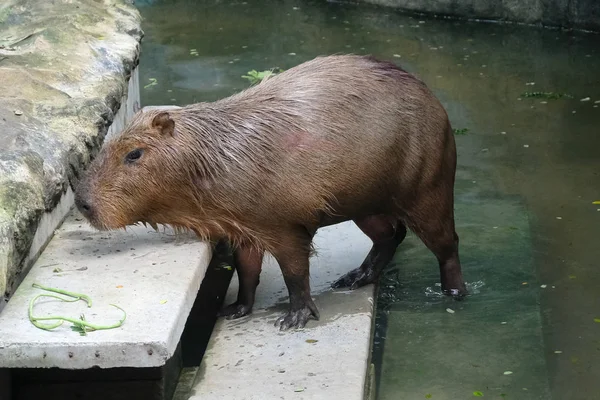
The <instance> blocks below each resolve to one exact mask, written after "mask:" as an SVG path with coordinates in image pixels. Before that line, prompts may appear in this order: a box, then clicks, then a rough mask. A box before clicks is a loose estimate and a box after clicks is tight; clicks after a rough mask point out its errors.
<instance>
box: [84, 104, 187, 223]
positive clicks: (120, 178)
mask: <svg viewBox="0 0 600 400" xmlns="http://www.w3.org/2000/svg"><path fill="white" fill-rule="evenodd" d="M189 145H190V144H189V143H188V144H183V143H182V141H181V140H180V139H179V138H178V137H176V135H175V121H174V120H173V119H172V118H171V115H170V114H169V112H167V111H147V112H141V111H139V112H137V113H136V114H135V116H134V117H133V119H132V120H131V122H130V123H129V124H128V125H127V126H126V128H125V129H124V130H123V132H122V133H121V134H120V135H119V136H118V137H117V138H115V139H112V140H110V141H108V142H106V144H105V146H104V147H103V149H102V150H101V151H100V153H99V154H98V157H97V158H96V159H95V160H94V161H93V162H92V164H91V165H90V167H89V169H88V171H87V173H86V174H85V176H84V177H83V179H82V180H81V182H80V183H79V185H78V186H77V188H76V193H75V204H76V206H77V208H78V209H79V211H80V212H81V213H82V214H83V215H84V216H85V217H86V218H87V219H88V220H89V222H90V223H91V224H92V225H93V226H94V227H95V228H97V229H100V230H108V229H119V228H124V227H125V226H127V225H132V224H135V223H138V222H148V223H150V224H153V225H154V224H157V223H162V222H163V221H156V220H155V219H156V218H159V219H163V218H167V219H168V215H169V214H170V213H171V212H172V210H173V209H174V208H177V206H178V205H179V204H180V203H181V202H182V201H185V200H184V198H185V196H183V195H182V194H181V193H180V191H181V190H182V189H183V188H184V186H187V187H189V186H190V185H189V183H188V184H187V185H185V184H183V182H179V181H180V180H181V179H182V177H185V176H188V177H189V174H188V173H187V171H186V163H185V162H178V161H180V160H182V159H185V157H186V154H188V153H187V152H186V151H185V148H186V147H189ZM189 165H190V163H187V166H189ZM178 203H179V204H178Z"/></svg>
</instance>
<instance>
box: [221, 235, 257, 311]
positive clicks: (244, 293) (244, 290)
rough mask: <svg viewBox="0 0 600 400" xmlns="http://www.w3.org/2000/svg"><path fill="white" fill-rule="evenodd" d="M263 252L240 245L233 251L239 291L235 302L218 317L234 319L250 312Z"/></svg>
mask: <svg viewBox="0 0 600 400" xmlns="http://www.w3.org/2000/svg"><path fill="white" fill-rule="evenodd" d="M263 255H264V252H263V251H262V250H257V249H255V248H253V247H250V246H244V245H240V246H239V247H238V248H236V249H235V250H234V258H235V271H236V273H237V276H238V281H239V289H238V297H237V301H236V302H235V303H233V304H230V305H228V306H227V307H225V308H223V309H222V310H221V311H220V312H219V316H222V317H226V318H227V319H236V318H240V317H243V316H245V315H248V314H250V313H251V312H252V306H253V305H254V298H255V294H256V287H257V286H258V283H259V281H260V271H261V268H262V262H263Z"/></svg>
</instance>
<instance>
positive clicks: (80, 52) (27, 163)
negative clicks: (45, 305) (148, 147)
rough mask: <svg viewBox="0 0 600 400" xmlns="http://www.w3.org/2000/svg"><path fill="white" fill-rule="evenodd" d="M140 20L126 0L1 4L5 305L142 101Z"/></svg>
mask: <svg viewBox="0 0 600 400" xmlns="http://www.w3.org/2000/svg"><path fill="white" fill-rule="evenodd" d="M140 20H141V18H140V16H139V13H138V12H137V10H136V9H135V8H134V7H133V6H132V5H131V4H129V2H128V1H126V0H101V1H97V0H75V1H69V2H49V1H37V0H9V1H6V2H4V3H3V4H2V5H1V6H0V23H2V26H3V30H2V34H1V36H0V310H1V309H2V308H3V306H4V304H5V302H6V301H7V300H8V298H9V297H10V296H11V295H12V294H13V293H14V290H15V289H16V287H17V286H18V284H19V282H20V281H21V280H22V279H23V277H24V276H25V274H26V272H27V270H28V269H29V268H30V266H31V265H32V264H33V262H34V261H35V259H36V258H37V256H38V255H39V253H40V252H41V251H42V250H43V248H44V246H45V245H46V244H47V242H48V240H49V239H50V238H51V236H52V233H53V231H54V230H55V229H56V227H57V226H59V225H60V223H61V221H62V220H63V219H64V217H65V216H66V214H67V213H68V211H69V209H70V207H71V205H72V201H73V198H72V192H71V191H70V188H69V178H73V177H74V178H76V177H77V176H78V175H79V173H80V172H81V171H82V169H83V168H84V167H85V166H86V165H87V163H88V162H89V160H90V157H91V156H93V155H94V154H95V153H96V152H97V151H98V149H99V148H100V146H101V143H102V141H103V139H104V137H105V135H106V133H107V131H108V129H109V127H111V129H113V130H119V129H120V128H121V127H122V123H124V121H126V120H127V118H128V117H129V116H130V115H131V113H132V105H133V103H134V102H136V101H139V93H138V92H137V80H136V79H135V74H136V73H135V67H136V65H137V63H138V59H139V51H140V40H141V38H142V36H143V33H142V31H141V29H140ZM132 77H134V79H131V78H132ZM128 85H129V87H128ZM128 102H129V104H127V103H128ZM118 125H121V126H118Z"/></svg>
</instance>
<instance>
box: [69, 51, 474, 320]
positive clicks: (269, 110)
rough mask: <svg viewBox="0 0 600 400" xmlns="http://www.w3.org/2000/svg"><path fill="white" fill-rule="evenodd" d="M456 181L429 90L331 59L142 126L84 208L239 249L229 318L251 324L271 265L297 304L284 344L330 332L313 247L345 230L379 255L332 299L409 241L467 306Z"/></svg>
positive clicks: (140, 116) (108, 148)
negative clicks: (307, 329) (266, 262)
mask: <svg viewBox="0 0 600 400" xmlns="http://www.w3.org/2000/svg"><path fill="white" fill-rule="evenodd" d="M455 170H456V148H455V143H454V136H453V131H452V129H451V125H450V122H449V120H448V116H447V114H446V111H445V110H444V108H443V106H442V105H441V104H440V102H439V101H438V100H437V99H436V97H435V96H434V94H433V93H432V92H431V91H430V90H429V89H428V88H427V87H426V85H425V84H424V83H423V82H422V81H421V80H419V79H417V78H416V77H415V76H413V75H411V74H410V73H408V72H406V71H404V70H402V69H401V68H399V67H398V66H396V65H395V64H393V63H390V62H383V61H379V60H376V59H374V58H372V57H368V56H356V55H335V56H322V57H317V58H315V59H313V60H311V61H308V62H305V63H303V64H300V65H297V66H295V67H293V68H291V69H289V70H287V71H285V72H283V73H281V74H278V75H275V76H272V77H269V78H267V79H265V80H264V81H262V82H261V83H259V84H257V85H255V86H252V87H250V88H248V89H246V90H244V91H242V92H240V93H237V94H235V95H233V96H231V97H228V98H225V99H222V100H219V101H216V102H206V103H198V104H191V105H188V106H185V107H181V108H178V109H171V110H167V111H165V110H146V111H144V110H142V111H139V112H137V113H136V114H135V116H134V117H133V118H132V120H131V122H130V123H129V124H128V125H127V126H126V127H125V129H124V130H123V132H122V134H120V135H119V136H118V137H116V138H115V139H113V140H110V141H107V142H106V143H105V146H103V148H102V150H101V151H100V152H99V154H98V156H97V158H96V159H95V160H94V161H93V162H92V163H91V165H90V167H89V169H88V171H87V172H86V174H85V177H84V178H83V179H82V181H81V182H80V184H79V185H78V187H77V189H76V204H77V207H78V209H79V210H80V211H81V213H82V214H83V215H84V216H85V217H86V218H87V219H88V220H89V221H90V222H91V224H92V225H93V226H94V227H96V228H98V229H101V230H108V229H118V228H123V227H125V226H127V225H130V224H135V223H139V222H144V223H150V224H152V225H153V226H155V225H156V224H164V225H170V226H172V227H174V228H176V229H183V230H191V231H193V232H195V233H196V234H197V235H198V236H199V237H200V238H203V239H206V240H211V241H214V240H217V239H225V240H228V241H229V242H230V243H231V244H232V245H233V247H234V254H235V260H236V271H237V275H238V279H239V283H240V286H239V292H238V298H237V301H236V302H235V303H234V304H231V305H229V306H227V307H225V308H224V309H223V310H222V311H221V313H220V314H221V315H224V316H227V317H228V318H239V317H241V316H244V315H247V314H249V313H250V312H251V310H252V306H253V303H254V298H255V292H256V287H257V285H258V282H259V275H260V271H261V265H262V260H263V254H264V252H269V253H270V254H272V255H273V257H274V258H275V259H276V260H277V262H278V263H279V265H280V267H281V271H282V273H283V277H284V280H285V284H286V285H287V288H288V291H289V299H290V305H289V311H288V312H287V313H286V314H285V315H283V316H282V317H281V318H279V319H278V320H277V323H276V325H278V326H279V327H280V329H282V330H283V329H288V328H290V327H303V326H305V324H306V323H307V321H308V320H309V319H310V318H314V319H318V318H319V312H318V310H317V307H316V306H315V304H314V303H313V300H312V299H311V292H310V285H309V256H310V253H311V242H312V239H313V236H314V234H315V232H316V231H317V229H319V228H320V227H323V226H327V225H331V224H336V223H340V222H343V221H347V220H352V221H354V222H355V223H356V225H357V226H358V227H359V228H360V229H361V230H362V231H363V232H364V233H365V234H366V235H367V236H368V237H369V238H371V240H372V241H373V247H372V248H371V250H370V252H369V254H368V255H367V257H366V259H365V260H364V261H363V262H362V264H361V265H360V266H359V267H358V268H356V269H354V270H352V271H350V272H348V273H347V274H346V275H344V276H343V277H341V278H340V279H338V280H337V281H336V282H334V283H333V285H332V286H333V287H335V288H340V287H349V288H351V289H353V288H357V287H360V286H363V285H366V284H369V283H373V282H375V281H376V280H377V279H378V277H379V275H380V273H381V271H382V269H383V267H384V266H385V265H386V264H388V263H389V262H390V260H391V259H392V257H393V255H394V253H395V251H396V248H397V247H398V245H399V244H400V243H401V242H402V240H403V239H404V237H405V236H406V230H407V228H408V229H411V230H412V231H413V232H415V233H416V234H417V235H418V236H419V238H420V239H421V240H422V241H423V242H424V243H425V245H427V247H428V248H429V249H430V250H431V251H432V252H433V253H434V254H435V256H436V257H437V259H438V261H439V267H440V274H441V283H442V289H443V290H444V292H445V293H447V294H449V295H452V296H458V297H462V296H463V295H464V294H465V293H466V288H465V284H464V281H463V277H462V272H461V266H460V261H459V256H458V236H457V234H456V232H455V228H454V205H453V203H454V199H453V196H454V194H453V192H454V179H455Z"/></svg>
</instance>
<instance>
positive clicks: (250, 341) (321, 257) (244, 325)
mask: <svg viewBox="0 0 600 400" xmlns="http://www.w3.org/2000/svg"><path fill="white" fill-rule="evenodd" d="M315 244H316V249H317V255H316V256H315V257H313V258H312V259H311V285H312V293H313V297H314V300H315V303H316V305H317V307H319V310H320V312H321V320H320V321H319V322H316V321H310V322H309V323H308V325H307V327H306V328H305V329H303V330H297V331H286V332H280V331H279V330H278V328H276V327H275V326H274V322H275V320H276V319H277V318H278V317H279V316H280V315H281V314H282V313H283V312H284V311H285V310H286V309H287V307H288V302H287V301H288V300H287V289H286V288H285V284H284V282H283V277H282V275H281V272H280V270H279V267H278V265H277V264H276V263H275V261H274V259H273V258H272V257H267V258H266V259H265V262H264V265H263V272H262V275H261V283H260V285H259V287H258V292H257V299H256V305H255V310H254V312H253V314H252V315H251V316H248V317H245V318H242V319H239V320H235V321H227V320H224V319H221V320H219V321H218V322H217V324H216V326H215V329H214V330H213V335H212V337H211V340H210V343H209V346H208V349H207V352H206V354H205V356H204V359H203V361H202V364H201V366H200V369H199V372H198V376H197V377H196V384H195V385H194V387H193V389H192V397H191V399H197V400H199V399H202V400H210V399H236V400H243V399H261V400H268V399H334V398H335V399H338V398H340V399H344V400H354V399H356V400H359V399H360V400H362V399H363V391H364V387H365V381H366V380H365V376H366V373H367V370H368V366H369V365H370V359H369V358H370V344H371V325H372V316H373V290H374V288H373V285H369V286H366V287H364V288H361V289H359V290H355V291H352V292H350V291H345V290H337V291H333V290H331V289H330V287H329V285H330V284H331V282H333V281H334V280H335V279H336V278H337V277H338V276H340V275H341V274H343V273H345V272H347V271H349V270H351V269H353V268H356V267H357V266H358V265H359V264H360V263H361V262H362V260H363V259H364V257H365V256H366V254H367V253H368V251H369V249H370V247H371V242H370V240H369V239H368V238H367V237H366V236H365V235H364V234H363V233H362V232H361V231H360V230H359V229H358V228H357V227H356V226H355V225H354V224H353V223H351V222H348V223H343V224H339V225H335V226H331V227H327V228H324V229H322V230H320V231H319V232H318V233H317V235H316V238H315ZM237 288H238V285H237V278H236V277H234V279H233V280H232V284H231V285H230V288H229V291H228V295H227V299H226V304H228V303H229V302H231V301H233V300H234V299H235V297H236V295H237Z"/></svg>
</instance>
